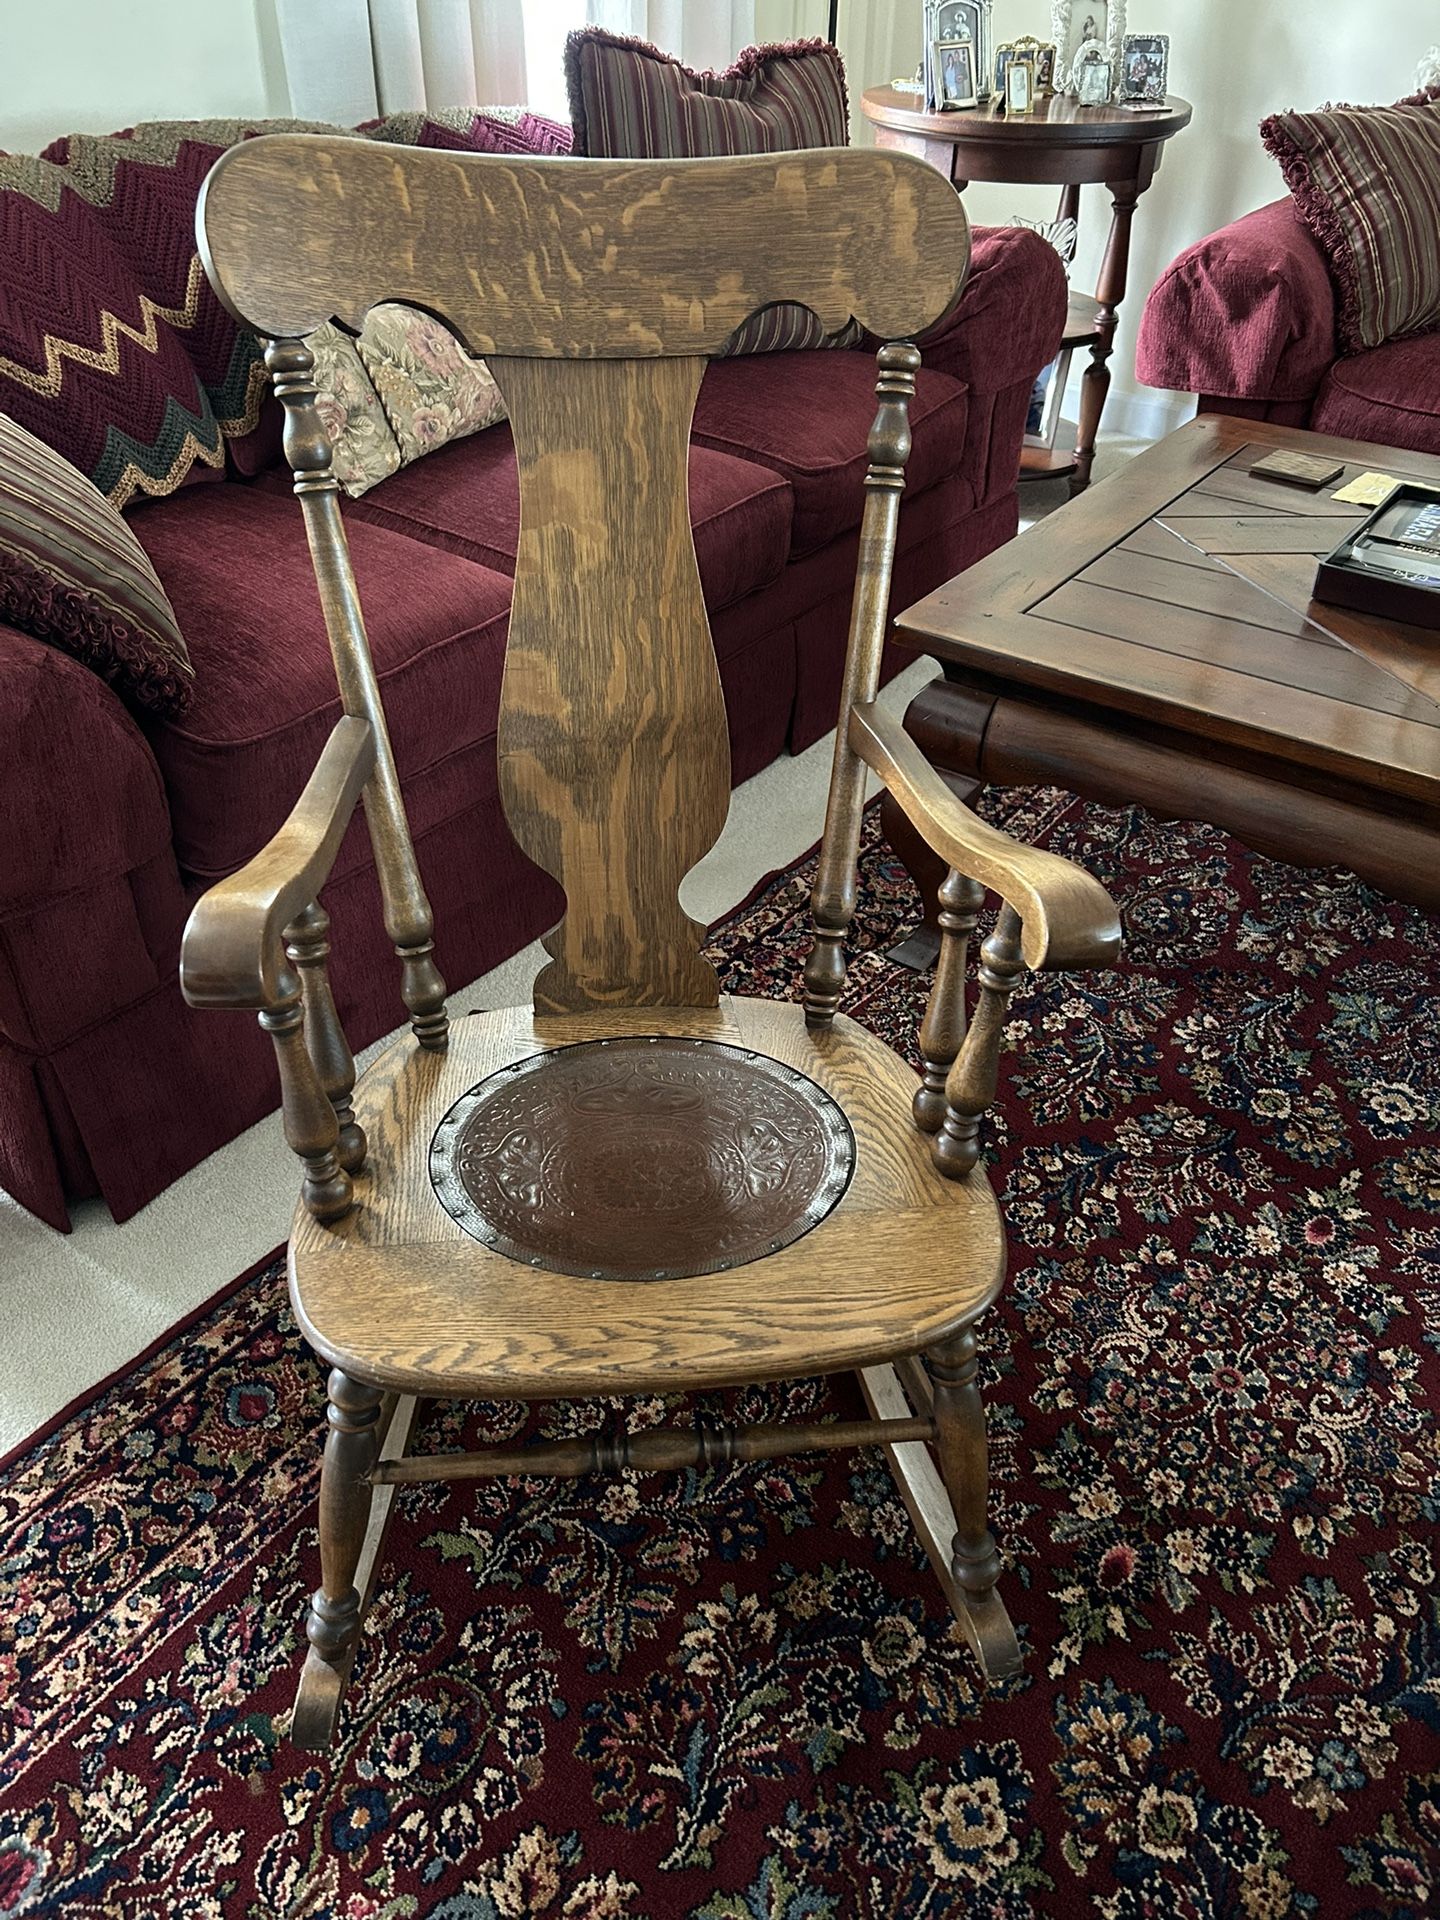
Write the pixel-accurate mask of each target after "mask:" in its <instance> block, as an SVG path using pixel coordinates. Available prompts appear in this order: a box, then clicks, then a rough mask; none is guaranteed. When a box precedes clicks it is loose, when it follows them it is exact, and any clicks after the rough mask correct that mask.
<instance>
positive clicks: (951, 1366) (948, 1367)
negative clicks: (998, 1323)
mask: <svg viewBox="0 0 1440 1920" xmlns="http://www.w3.org/2000/svg"><path fill="white" fill-rule="evenodd" d="M925 1358H926V1361H927V1363H928V1366H929V1370H930V1377H931V1379H932V1381H933V1383H934V1390H935V1409H934V1411H935V1448H936V1452H937V1453H938V1454H939V1456H940V1471H941V1473H942V1474H943V1476H944V1479H945V1490H946V1492H947V1493H948V1494H949V1495H950V1504H951V1506H952V1507H953V1508H954V1510H955V1540H954V1544H953V1546H952V1549H951V1560H950V1566H951V1572H952V1573H953V1575H954V1578H955V1584H956V1586H957V1587H959V1589H960V1591H961V1593H962V1594H963V1595H964V1599H965V1614H966V1618H965V1619H962V1621H961V1623H960V1624H961V1625H962V1626H963V1627H965V1629H966V1632H967V1636H968V1638H969V1641H970V1644H971V1647H972V1648H973V1650H974V1653H975V1657H976V1659H977V1660H978V1661H979V1662H980V1666H981V1669H982V1670H983V1672H984V1675H985V1678H986V1679H987V1680H1003V1679H1005V1678H1006V1677H1007V1676H1008V1675H1010V1674H1012V1673H1018V1672H1019V1671H1020V1665H1021V1660H1020V1644H1019V1642H1018V1641H1017V1639H1016V1638H1015V1629H1014V1627H1012V1626H1011V1624H1010V1616H1009V1615H1008V1614H1007V1613H1006V1611H1005V1603H1004V1601H1003V1600H1002V1599H1001V1598H1000V1596H999V1594H998V1593H996V1591H995V1582H996V1580H997V1579H998V1577H999V1574H1000V1554H999V1550H998V1549H997V1547H996V1545H995V1536H994V1535H993V1534H992V1533H991V1531H990V1528H989V1525H988V1524H987V1517H986V1497H987V1483H988V1464H987V1453H986V1443H985V1408H984V1405H983V1403H982V1401H981V1399H980V1388H979V1386H978V1385H977V1383H976V1378H975V1376H976V1373H977V1371H978V1369H979V1364H980V1353H979V1343H978V1342H977V1340H976V1337H975V1331H974V1329H973V1327H967V1328H966V1329H965V1330H964V1332H963V1333H957V1334H956V1335H955V1336H954V1338H953V1339H950V1340H947V1341H945V1342H944V1343H943V1344H942V1345H940V1346H938V1347H932V1348H931V1349H930V1351H929V1352H928V1353H927V1354H926V1356H925Z"/></svg>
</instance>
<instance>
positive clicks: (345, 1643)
mask: <svg viewBox="0 0 1440 1920" xmlns="http://www.w3.org/2000/svg"><path fill="white" fill-rule="evenodd" d="M326 1391H327V1393H328V1396H329V1406H328V1407H327V1409H326V1416H325V1418H326V1434H325V1463H324V1466H323V1469H322V1471H321V1476H320V1585H319V1587H318V1588H317V1589H316V1591H315V1593H314V1595H313V1596H312V1598H311V1601H310V1611H309V1613H308V1615H307V1617H306V1621H305V1636H306V1638H307V1639H308V1640H309V1642H310V1645H311V1646H312V1648H313V1649H314V1650H315V1653H316V1655H317V1656H318V1657H319V1658H320V1659H321V1660H323V1661H324V1663H325V1664H326V1666H329V1667H338V1666H341V1665H342V1664H344V1663H346V1662H348V1660H349V1658H350V1656H351V1655H352V1654H353V1652H354V1650H355V1642H356V1641H357V1640H358V1639H359V1637H360V1620H361V1612H360V1604H361V1603H360V1594H359V1592H358V1590H357V1589H356V1586H355V1572H356V1568H357V1567H358V1565H359V1562H360V1551H361V1548H362V1547H363V1546H364V1544H365V1526H366V1522H367V1521H368V1520H369V1517H370V1501H371V1498H372V1490H371V1487H370V1483H369V1480H368V1477H367V1476H368V1475H369V1473H370V1469H371V1468H372V1467H373V1466H374V1464H375V1457H376V1454H377V1452H378V1451H379V1433H378V1423H379V1419H380V1403H381V1400H382V1399H383V1397H384V1396H383V1395H382V1394H381V1392H380V1389H379V1388H378V1387H369V1386H366V1385H365V1384H364V1382H363V1381H360V1380H352V1379H351V1378H350V1376H349V1375H348V1374H345V1373H342V1372H341V1371H340V1369H339V1368H338V1367H336V1368H334V1369H332V1371H331V1374H330V1379H329V1382H328V1385H327V1389H326Z"/></svg>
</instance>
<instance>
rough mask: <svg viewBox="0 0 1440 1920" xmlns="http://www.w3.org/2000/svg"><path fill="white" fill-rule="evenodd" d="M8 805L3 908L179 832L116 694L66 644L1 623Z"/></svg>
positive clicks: (94, 874) (108, 870)
mask: <svg viewBox="0 0 1440 1920" xmlns="http://www.w3.org/2000/svg"><path fill="white" fill-rule="evenodd" d="M0 814H3V817H4V820H5V857H4V858H3V859H0V915H4V914H9V913H13V912H17V911H25V910H29V909H32V908H34V907H35V906H37V905H39V904H40V903H42V902H43V901H46V900H50V899H54V898H57V897H59V896H60V895H63V894H69V893H74V892H77V891H78V890H80V889H82V888H85V887H88V886H91V885H93V884H94V883H95V882H96V881H100V880H109V879H112V878H113V877H114V876H116V875H117V874H125V873H129V872H131V871H133V870H134V869H135V868H137V867H142V866H144V865H145V863H146V862H147V861H149V860H153V859H154V858H155V856H156V855H157V854H160V853H164V852H167V851H168V849H169V847H170V843H171V827H170V808H169V805H168V803H167V801H166V798H165V783H164V781H163V780H162V779H161V776H160V769H159V767H158V766H157V765H156V762H155V756H154V754H153V753H152V752H151V751H150V746H149V743H148V741H147V740H146V738H145V736H144V734H143V733H142V732H141V731H140V728H139V727H138V725H137V724H136V722H135V720H134V718H133V717H132V716H131V714H130V713H129V711H128V710H127V708H126V707H125V706H124V705H123V703H122V702H121V701H120V699H119V698H118V696H117V695H116V694H115V693H113V692H112V691H111V689H110V688H109V687H108V686H106V684H105V682H104V681H103V680H102V679H101V678H100V677H99V675H98V674H95V673H92V672H91V670H90V669H89V668H88V667H85V666H82V665H81V664H80V662H79V661H78V660H72V659H71V657H70V655H69V654H68V653H62V652H61V650H60V649H59V648H58V647H52V646H48V645H47V644H46V643H45V642H44V641H43V640H36V639H33V638H32V637H31V636H30V635H29V634H26V633H20V632H18V631H17V630H16V629H15V628H14V627H8V626H5V625H3V624H0ZM56 964H57V965H63V957H62V956H59V955H57V956H56Z"/></svg>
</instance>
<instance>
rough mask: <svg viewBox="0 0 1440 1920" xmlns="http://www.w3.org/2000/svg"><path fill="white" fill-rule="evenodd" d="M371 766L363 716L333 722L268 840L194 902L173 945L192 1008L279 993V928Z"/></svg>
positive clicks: (313, 888) (328, 855)
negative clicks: (177, 944) (286, 816)
mask: <svg viewBox="0 0 1440 1920" xmlns="http://www.w3.org/2000/svg"><path fill="white" fill-rule="evenodd" d="M374 765H375V736H374V734H373V733H372V732H371V730H370V723H369V721H367V720H358V719H355V718H353V717H351V716H347V717H346V718H345V719H343V720H341V721H339V722H338V724H337V725H336V727H335V730H334V732H333V733H332V734H331V735H330V738H329V739H328V740H327V741H326V742H325V750H324V752H323V753H322V754H321V755H320V758H319V760H318V761H317V763H316V766H315V771H314V773H312V774H311V776H310V778H309V780H308V781H307V782H306V784H305V791H304V792H303V793H302V794H301V796H300V798H299V800H297V801H296V803H295V806H294V809H293V810H292V812H291V814H290V817H289V819H288V820H287V821H286V822H285V824H284V826H283V827H281V829H280V831H279V832H278V833H277V834H276V835H275V837H274V839H273V840H271V841H269V842H268V843H267V844H266V845H265V846H263V847H262V848H261V849H260V851H259V853H257V854H256V855H255V857H254V859H253V860H250V861H248V862H247V863H246V864H245V865H244V866H243V867H241V869H240V870H239V872H238V873H232V874H231V875H230V877H229V878H228V879H227V880H220V881H217V883H216V884H215V885H214V886H213V887H210V888H209V889H208V890H207V891H206V892H205V893H203V894H202V895H201V897H200V898H199V900H197V901H196V903H195V908H194V911H193V912H192V913H191V915H190V919H189V921H188V923H187V925H186V928H185V935H184V938H183V940H182V941H181V943H180V990H181V992H182V993H183V994H184V996H185V999H186V1001H187V1002H188V1003H189V1005H190V1006H192V1007H261V1008H264V1007H273V1006H275V1005H276V1004H277V1003H278V1002H279V1001H280V1000H281V999H283V997H284V984H283V981H282V971H283V961H284V954H283V951H282V940H281V935H282V933H283V931H284V929H285V928H286V927H287V926H288V925H289V924H290V922H291V921H292V920H293V919H294V918H295V916H296V915H297V914H298V913H301V912H303V911H304V909H305V908H306V907H308V906H309V905H310V903H311V901H312V900H314V898H315V896H316V895H317V894H318V893H319V891H320V889H321V887H322V886H323V885H324V884H325V881H326V880H327V879H328V877H329V874H330V869H331V867H333V866H334V864H335V856H336V854H337V853H338V852H339V850H340V842H341V840H342V839H343V838H344V837H345V829H346V827H348V826H349V824H350V816H351V814H352V813H354V811H355V803H356V801H357V800H358V799H359V798H360V794H361V792H362V790H363V788H364V786H365V782H366V781H367V780H368V779H369V778H370V774H371V770H372V769H373V767H374Z"/></svg>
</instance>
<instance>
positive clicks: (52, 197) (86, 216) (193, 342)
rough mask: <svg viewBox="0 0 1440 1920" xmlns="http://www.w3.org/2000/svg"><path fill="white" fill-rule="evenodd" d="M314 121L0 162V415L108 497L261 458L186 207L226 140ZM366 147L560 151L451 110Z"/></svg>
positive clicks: (258, 384)
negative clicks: (396, 145)
mask: <svg viewBox="0 0 1440 1920" xmlns="http://www.w3.org/2000/svg"><path fill="white" fill-rule="evenodd" d="M279 131H288V132H326V133H343V132H348V131H349V129H347V128H341V127H326V126H323V125H320V124H317V123H315V122H311V121H298V120H283V121H282V120H272V121H256V122H245V121H240V120H208V121H198V120H197V121H168V122H154V123H151V124H149V125H144V126H137V127H134V128H132V129H130V130H129V131H127V132H125V133H119V134H110V135H104V136H100V135H93V134H74V135H71V136H69V137H68V138H66V139H63V140H58V141H56V142H55V143H54V144H53V145H52V146H50V147H47V148H46V150H45V152H44V153H43V154H41V155H39V156H38V157H36V156H32V155H28V154H8V155H0V413H6V414H9V415H10V416H11V418H12V419H14V420H15V421H17V422H18V423H19V424H20V425H21V426H22V427H24V428H26V429H27V430H28V431H29V432H31V433H33V434H34V435H35V436H36V437H37V439H40V440H43V441H44V442H45V444H46V445H47V446H49V447H53V448H54V450H55V451H56V452H57V453H60V454H63V455H64V457H65V458H66V459H67V460H69V461H71V462H72V464H73V465H75V466H77V467H78V468H79V469H80V471H81V472H82V473H83V474H86V475H87V476H88V477H89V478H90V479H91V480H92V481H93V482H94V484H95V485H96V486H97V487H98V488H99V490H100V492H101V493H103V494H105V495H106V497H107V498H108V499H109V500H110V502H111V504H112V505H114V506H116V507H123V506H125V505H126V504H127V502H129V501H132V500H134V499H135V498H136V497H137V496H142V497H143V496H145V495H158V494H167V493H173V492H174V490H175V489H176V488H177V487H179V486H182V485H184V484H185V483H186V482H187V481H189V480H194V479H203V478H208V477H212V476H214V477H218V476H219V473H220V471H221V469H222V468H223V467H224V465H225V461H226V453H227V449H228V451H229V455H230V459H231V462H232V464H233V465H234V466H235V467H236V468H237V469H238V470H239V471H240V472H241V473H249V472H254V471H255V470H256V468H257V466H259V465H261V464H264V462H265V457H266V453H265V450H266V448H267V446H268V445H269V444H270V442H271V436H270V435H269V434H267V433H265V432H263V431H261V430H260V429H261V418H260V410H261V405H262V402H263V401H264V398H265V376H264V367H263V365H262V363H261V357H260V345H259V342H258V341H257V340H256V339H255V337H254V336H253V335H252V334H248V333H246V332H244V331H243V330H242V329H240V328H239V327H237V326H236V324H235V322H234V321H233V320H232V319H231V318H230V316H229V315H228V314H227V313H226V312H225V310H224V309H223V307H221V305H220V303H219V301H218V300H217V299H216V298H215V295H214V294H213V292H212V291H211V289H210V285H209V282H208V281H207V280H206V278H205V274H204V271H203V269H202V268H201V265H200V260H199V256H198V254H197V253H196V250H195V201H196V198H197V196H198V194H199V191H200V184H201V182H202V181H203V180H204V178H205V175H206V173H207V172H208V171H209V169H210V167H211V166H212V165H213V164H214V162H215V160H216V159H217V158H218V156H219V155H220V154H221V153H222V152H223V151H224V150H225V148H227V147H229V146H232V145H234V144H235V142H236V141H238V140H243V139H248V138H250V137H252V136H253V135H255V134H257V133H271V132H279ZM363 131H364V134H365V136H366V137H367V138H370V139H380V140H392V141H396V142H399V143H402V144H405V145H415V146H447V147H458V148H465V149H469V150H471V151H478V152H491V151H514V150H515V148H516V145H517V144H521V145H527V144H528V146H529V149H530V150H532V151H536V150H538V151H545V152H559V151H563V150H564V148H565V147H566V145H567V144H568V130H567V129H565V128H563V127H559V126H556V125H555V124H554V123H552V122H548V121H541V120H538V119H537V118H536V116H534V115H522V114H508V113H505V112H504V111H503V110H502V111H500V112H496V113H488V112H487V113H480V112H476V111H475V110H473V109H471V108H461V109H454V110H451V111H447V112H444V113H440V114H433V115H430V116H428V117H422V116H419V115H406V116H395V117H394V118H392V119H391V120H382V121H377V122H374V123H372V124H371V125H370V126H368V127H366V128H365V129H364V130H363Z"/></svg>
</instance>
